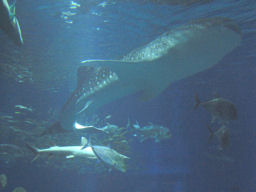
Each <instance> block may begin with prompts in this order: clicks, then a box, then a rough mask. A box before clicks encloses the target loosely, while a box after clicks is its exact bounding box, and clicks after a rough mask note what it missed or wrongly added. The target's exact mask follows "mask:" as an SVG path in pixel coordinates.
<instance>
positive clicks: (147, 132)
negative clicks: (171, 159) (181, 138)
mask: <svg viewBox="0 0 256 192" xmlns="http://www.w3.org/2000/svg"><path fill="white" fill-rule="evenodd" d="M133 128H134V131H135V133H134V134H133V136H135V137H137V138H138V139H139V141H140V142H144V141H145V140H148V139H154V141H155V142H156V143H158V142H160V141H162V140H164V139H169V138H171V132H170V130H169V129H168V128H166V127H164V126H161V125H155V124H153V123H149V125H146V126H144V127H141V126H140V125H139V123H138V122H136V124H133Z"/></svg>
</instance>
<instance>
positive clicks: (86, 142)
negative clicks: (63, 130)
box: [81, 134, 91, 150]
mask: <svg viewBox="0 0 256 192" xmlns="http://www.w3.org/2000/svg"><path fill="white" fill-rule="evenodd" d="M81 145H82V147H81V150H83V149H85V148H86V147H88V146H91V136H90V134H88V139H87V138H86V137H81Z"/></svg>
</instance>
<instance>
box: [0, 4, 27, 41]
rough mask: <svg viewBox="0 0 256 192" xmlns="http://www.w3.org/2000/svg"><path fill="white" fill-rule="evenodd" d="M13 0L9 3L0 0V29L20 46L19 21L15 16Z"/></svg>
mask: <svg viewBox="0 0 256 192" xmlns="http://www.w3.org/2000/svg"><path fill="white" fill-rule="evenodd" d="M15 8H16V7H15V2H14V3H13V4H12V5H9V3H8V1H7V0H0V29H1V30H3V31H4V32H5V33H6V34H7V35H8V36H9V38H10V39H12V41H13V42H14V43H15V44H16V45H18V46H20V45H22V44H23V37H22V34H21V28H20V24H19V21H18V19H17V17H16V12H15Z"/></svg>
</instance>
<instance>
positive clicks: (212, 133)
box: [207, 125, 214, 142]
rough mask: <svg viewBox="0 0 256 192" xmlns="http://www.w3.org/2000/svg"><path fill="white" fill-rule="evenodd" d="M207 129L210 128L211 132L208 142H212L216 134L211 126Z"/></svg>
mask: <svg viewBox="0 0 256 192" xmlns="http://www.w3.org/2000/svg"><path fill="white" fill-rule="evenodd" d="M207 127H208V130H209V132H210V135H209V138H208V142H210V141H211V140H212V138H213V135H214V132H213V130H212V128H211V126H210V125H208V126H207Z"/></svg>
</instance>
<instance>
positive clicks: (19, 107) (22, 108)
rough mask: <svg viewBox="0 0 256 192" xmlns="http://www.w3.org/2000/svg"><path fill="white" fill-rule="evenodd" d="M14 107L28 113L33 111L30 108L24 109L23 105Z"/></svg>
mask: <svg viewBox="0 0 256 192" xmlns="http://www.w3.org/2000/svg"><path fill="white" fill-rule="evenodd" d="M14 107H15V108H17V109H21V110H26V111H30V112H32V111H33V109H32V108H31V107H26V106H24V105H15V106H14Z"/></svg>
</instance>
